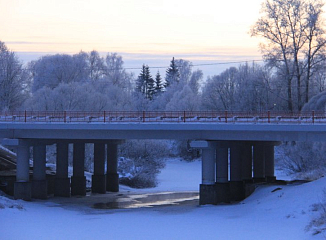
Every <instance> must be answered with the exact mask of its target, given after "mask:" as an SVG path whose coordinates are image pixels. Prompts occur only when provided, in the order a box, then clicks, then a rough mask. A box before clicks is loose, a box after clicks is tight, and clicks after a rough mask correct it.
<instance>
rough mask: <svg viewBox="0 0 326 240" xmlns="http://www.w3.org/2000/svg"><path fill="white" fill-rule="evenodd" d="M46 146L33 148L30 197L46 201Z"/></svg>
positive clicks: (38, 145) (41, 145) (39, 145)
mask: <svg viewBox="0 0 326 240" xmlns="http://www.w3.org/2000/svg"><path fill="white" fill-rule="evenodd" d="M45 168H46V145H44V144H37V145H35V146H33V181H32V197H33V198H37V199H47V197H48V195H47V193H48V186H47V181H46V170H45Z"/></svg>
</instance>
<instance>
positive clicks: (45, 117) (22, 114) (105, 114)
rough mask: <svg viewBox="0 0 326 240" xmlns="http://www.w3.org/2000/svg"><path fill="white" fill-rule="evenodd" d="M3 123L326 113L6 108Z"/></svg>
mask: <svg viewBox="0 0 326 240" xmlns="http://www.w3.org/2000/svg"><path fill="white" fill-rule="evenodd" d="M0 122H26V123H34V122H35V123H52V122H53V123H57V122H58V123H78V122H80V123H144V122H163V123H164V122H167V123H185V122H187V123H196V122H207V123H208V122H211V123H267V124H268V123H271V124H280V123H292V124H294V123H297V124H301V123H303V124H304V123H306V124H314V123H326V112H324V111H320V112H319V111H309V112H285V111H261V112H243V111H5V112H1V113H0Z"/></svg>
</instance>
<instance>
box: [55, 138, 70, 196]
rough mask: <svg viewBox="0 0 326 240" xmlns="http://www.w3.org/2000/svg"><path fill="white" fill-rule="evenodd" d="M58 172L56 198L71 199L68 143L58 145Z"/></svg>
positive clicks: (62, 142)
mask: <svg viewBox="0 0 326 240" xmlns="http://www.w3.org/2000/svg"><path fill="white" fill-rule="evenodd" d="M56 145H57V172H56V176H55V180H54V181H55V182H54V196H58V197H70V178H69V177H68V147H69V144H68V142H64V141H61V142H58V143H57V144H56Z"/></svg>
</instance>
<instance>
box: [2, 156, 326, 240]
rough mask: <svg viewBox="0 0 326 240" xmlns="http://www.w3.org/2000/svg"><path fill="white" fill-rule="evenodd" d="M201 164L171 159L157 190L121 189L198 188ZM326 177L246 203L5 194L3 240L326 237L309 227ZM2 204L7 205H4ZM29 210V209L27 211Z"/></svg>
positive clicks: (265, 189) (260, 193) (267, 189)
mask: <svg viewBox="0 0 326 240" xmlns="http://www.w3.org/2000/svg"><path fill="white" fill-rule="evenodd" d="M200 164H201V163H200V162H199V161H195V162H191V163H187V162H182V161H179V160H168V162H167V166H166V168H165V169H164V170H163V171H162V172H161V174H160V175H159V176H158V180H159V181H160V184H159V185H158V187H157V188H154V189H147V190H140V191H139V190H133V189H130V188H127V187H121V193H122V194H123V193H127V192H128V191H129V192H135V193H136V192H139V193H144V192H159V191H198V186H199V183H200V177H201V174H200V169H201V166H200ZM325 186H326V178H321V179H319V180H317V181H314V182H310V183H306V184H301V185H290V186H284V185H282V186H277V185H272V186H271V185H270V186H261V187H258V188H257V189H256V191H255V192H254V193H253V194H252V195H251V196H250V197H249V198H247V199H245V200H244V201H242V202H240V203H236V204H231V205H219V206H198V205H195V204H194V205H184V206H183V205H182V206H167V207H154V208H140V209H124V210H121V209H119V210H110V209H105V210H95V209H89V211H88V210H87V208H85V207H83V208H80V209H79V208H78V207H74V208H69V206H68V207H67V206H65V207H63V206H62V205H61V204H58V203H56V202H55V201H52V200H51V199H49V200H48V201H33V202H24V201H12V200H7V199H5V198H4V197H0V204H2V205H0V219H1V222H0V239H3V240H11V239H15V240H19V239H24V240H26V239H128V240H129V239H133V240H134V239H155V240H158V239H178V240H179V239H196V240H197V239H241V240H243V239H286V240H289V239H324V238H325V235H323V234H318V235H315V236H313V235H312V232H307V231H306V230H305V228H306V226H307V225H308V224H309V223H310V221H311V220H312V217H314V216H316V215H318V212H315V211H313V208H312V207H311V205H312V204H315V203H318V202H320V201H321V200H322V198H323V189H324V187H325ZM1 206H2V207H1ZM22 208H23V209H22Z"/></svg>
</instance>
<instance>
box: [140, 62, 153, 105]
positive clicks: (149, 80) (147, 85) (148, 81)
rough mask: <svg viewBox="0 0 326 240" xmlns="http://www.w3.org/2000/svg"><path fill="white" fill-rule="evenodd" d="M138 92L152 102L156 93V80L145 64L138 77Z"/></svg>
mask: <svg viewBox="0 0 326 240" xmlns="http://www.w3.org/2000/svg"><path fill="white" fill-rule="evenodd" d="M136 90H137V91H138V92H141V93H142V94H144V96H145V98H147V99H149V100H152V99H153V94H154V91H155V88H154V79H153V77H152V75H151V72H150V70H149V67H148V66H147V65H145V64H143V67H142V70H141V72H140V74H139V76H138V79H137V83H136Z"/></svg>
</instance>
